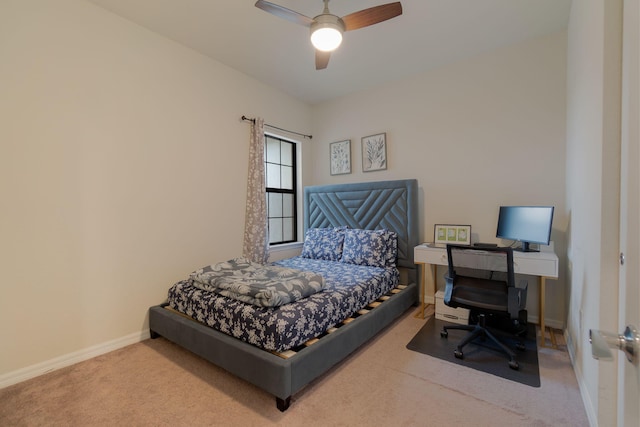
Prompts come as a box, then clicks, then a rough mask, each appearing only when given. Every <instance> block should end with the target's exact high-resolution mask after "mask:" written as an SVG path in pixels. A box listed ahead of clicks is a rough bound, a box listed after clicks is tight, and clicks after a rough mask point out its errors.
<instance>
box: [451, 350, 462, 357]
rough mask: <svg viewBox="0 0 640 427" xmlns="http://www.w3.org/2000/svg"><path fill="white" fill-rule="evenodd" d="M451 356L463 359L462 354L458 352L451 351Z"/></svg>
mask: <svg viewBox="0 0 640 427" xmlns="http://www.w3.org/2000/svg"><path fill="white" fill-rule="evenodd" d="M453 355H454V356H455V357H456V359H462V358H463V357H464V354H463V353H462V352H461V351H460V350H453Z"/></svg>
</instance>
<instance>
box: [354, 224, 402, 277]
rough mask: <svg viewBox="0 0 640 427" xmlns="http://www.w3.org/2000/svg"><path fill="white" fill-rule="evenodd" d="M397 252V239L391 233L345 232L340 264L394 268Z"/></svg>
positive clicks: (377, 231)
mask: <svg viewBox="0 0 640 427" xmlns="http://www.w3.org/2000/svg"><path fill="white" fill-rule="evenodd" d="M397 252H398V238H397V235H396V233H394V232H392V231H389V230H346V231H345V236H344V248H343V250H342V262H346V263H350V264H356V265H368V266H371V267H382V268H384V267H394V266H395V264H396V258H397Z"/></svg>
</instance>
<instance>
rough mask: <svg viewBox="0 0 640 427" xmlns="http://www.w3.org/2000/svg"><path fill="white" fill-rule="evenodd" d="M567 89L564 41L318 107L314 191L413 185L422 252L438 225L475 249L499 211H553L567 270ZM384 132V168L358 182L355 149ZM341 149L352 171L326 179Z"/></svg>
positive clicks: (553, 308) (550, 307) (559, 315)
mask: <svg viewBox="0 0 640 427" xmlns="http://www.w3.org/2000/svg"><path fill="white" fill-rule="evenodd" d="M565 81H566V33H564V32H563V33H558V34H554V35H550V36H546V37H543V38H539V39H536V40H533V41H530V42H526V43H523V44H518V45H516V46H512V47H507V48H503V49H500V50H497V51H493V52H490V53H487V54H484V55H481V56H479V57H476V58H472V59H470V60H466V61H463V62H458V63H455V64H452V65H449V66H446V67H443V68H439V69H437V70H433V71H431V72H428V73H425V74H422V75H419V76H416V77H413V78H411V79H408V80H405V81H402V82H395V83H390V84H387V85H384V86H382V87H379V88H376V89H371V90H368V91H366V92H362V93H359V94H354V95H350V96H347V97H344V98H342V99H338V100H335V101H329V102H326V103H323V104H321V105H317V106H315V107H314V109H313V123H314V125H313V133H314V144H313V150H314V158H315V159H316V163H315V165H316V166H315V168H314V171H313V172H314V175H313V182H314V183H339V182H357V181H372V180H385V179H402V178H417V179H418V182H419V187H420V202H421V221H422V222H421V224H420V228H421V232H420V234H421V236H420V239H421V240H422V241H432V240H433V225H434V224H438V223H440V224H442V223H444V224H471V226H472V235H473V236H472V240H473V241H482V242H494V241H496V238H495V233H496V222H497V214H498V207H499V206H500V205H508V204H516V205H517V204H533V205H536V204H549V205H554V206H556V208H557V209H556V212H557V214H556V216H555V218H554V224H553V232H552V240H554V241H555V249H556V253H558V255H559V257H560V260H561V265H564V264H565V262H566V258H565V255H564V254H565V241H566V230H567V216H566V213H565V209H564V199H565V192H564V191H565V188H564V181H565V109H566V106H565V91H566V87H565ZM379 132H386V133H387V157H388V168H387V170H385V171H380V172H362V161H361V159H362V155H361V141H360V138H361V137H363V136H367V135H371V134H375V133H379ZM344 139H350V140H351V151H352V153H351V154H352V170H353V171H354V172H353V173H352V174H350V175H339V176H329V172H328V171H329V144H330V143H331V142H334V141H340V140H344ZM440 273H442V274H444V271H441V272H440ZM440 273H439V274H440ZM530 279H531V280H530V283H531V288H530V292H529V299H528V309H529V314H530V318H532V319H537V317H538V309H537V303H538V296H537V292H538V282H537V279H536V278H530ZM547 283H548V285H547V290H548V295H547V320H548V322H549V324H551V325H553V326H555V327H563V326H564V325H565V316H566V311H565V300H564V295H565V290H564V274H562V275H561V277H560V280H559V281H548V282H547Z"/></svg>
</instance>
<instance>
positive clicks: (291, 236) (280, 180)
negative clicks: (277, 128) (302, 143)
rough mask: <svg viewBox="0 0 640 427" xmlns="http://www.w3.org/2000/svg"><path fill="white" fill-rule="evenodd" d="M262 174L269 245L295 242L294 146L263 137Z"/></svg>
mask: <svg viewBox="0 0 640 427" xmlns="http://www.w3.org/2000/svg"><path fill="white" fill-rule="evenodd" d="M264 152H265V173H266V187H267V219H268V225H269V244H271V245H277V244H281V243H290V242H295V241H297V239H298V236H297V229H298V227H297V221H296V218H297V212H296V206H297V203H296V193H297V184H296V176H297V175H296V174H297V171H296V144H295V143H294V142H291V141H287V140H284V139H281V138H278V137H275V136H272V135H265V150H264Z"/></svg>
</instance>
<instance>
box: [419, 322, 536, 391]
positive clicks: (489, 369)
mask: <svg viewBox="0 0 640 427" xmlns="http://www.w3.org/2000/svg"><path fill="white" fill-rule="evenodd" d="M450 324H451V325H452V323H449V322H444V321H441V320H438V319H436V318H431V319H429V320H428V321H427V323H426V325H424V326H423V327H422V329H420V331H419V332H418V333H417V334H416V336H415V337H413V339H412V340H411V341H410V342H409V344H407V348H408V349H409V350H413V351H417V352H419V353H423V354H427V355H429V356H433V357H437V358H438V359H442V360H446V361H448V362H451V363H455V364H458V365H463V366H467V367H469V368H473V369H477V370H479V371H482V372H486V373H489V374H493V375H496V376H499V377H502V378H506V379H508V380H511V381H516V382H519V383H522V384H526V385H529V386H531V387H540V370H539V368H538V347H537V345H536V329H535V325H529V330H528V333H527V338H526V339H525V340H524V345H525V349H524V351H520V350H516V349H515V343H516V339H515V337H509V336H508V335H507V336H503V335H499V336H498V338H499V339H500V340H501V341H502V342H504V343H505V344H506V345H507V346H508V347H510V348H512V349H514V351H515V353H516V360H517V361H518V364H519V365H520V368H519V369H518V370H517V371H516V370H513V369H511V368H509V357H508V356H507V355H506V354H505V353H503V352H502V351H501V350H500V349H499V348H498V347H497V346H495V344H493V343H492V342H491V340H488V339H487V340H480V339H478V340H476V341H473V342H471V343H469V344H467V345H466V346H465V347H464V349H463V353H464V359H462V360H461V359H457V358H456V357H455V356H454V355H453V351H454V350H455V349H456V347H457V345H458V342H459V341H460V340H462V338H463V337H464V336H465V335H466V334H467V331H456V330H450V331H449V337H448V338H442V337H440V331H442V326H443V325H450Z"/></svg>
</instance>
